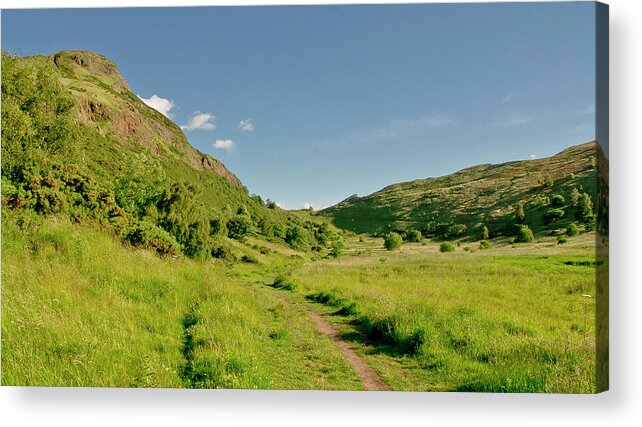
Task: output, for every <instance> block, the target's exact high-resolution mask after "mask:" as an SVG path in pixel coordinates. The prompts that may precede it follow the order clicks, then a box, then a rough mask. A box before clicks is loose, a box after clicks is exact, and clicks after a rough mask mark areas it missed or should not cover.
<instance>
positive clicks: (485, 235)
mask: <svg viewBox="0 0 642 427" xmlns="http://www.w3.org/2000/svg"><path fill="white" fill-rule="evenodd" d="M489 237H490V232H489V231H488V227H486V226H485V225H484V226H483V227H482V240H487V239H488V238H489Z"/></svg>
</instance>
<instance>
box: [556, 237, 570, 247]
mask: <svg viewBox="0 0 642 427" xmlns="http://www.w3.org/2000/svg"><path fill="white" fill-rule="evenodd" d="M566 242H568V239H567V238H566V237H564V236H560V237H558V238H557V243H558V244H559V245H561V244H562V243H566Z"/></svg>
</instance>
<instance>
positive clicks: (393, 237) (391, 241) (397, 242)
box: [383, 232, 402, 251]
mask: <svg viewBox="0 0 642 427" xmlns="http://www.w3.org/2000/svg"><path fill="white" fill-rule="evenodd" d="M401 243H402V239H401V236H400V235H399V234H398V233H395V232H392V233H388V234H386V236H385V237H384V238H383V246H384V247H385V248H386V249H387V250H389V251H391V250H393V249H397V248H399V247H401Z"/></svg>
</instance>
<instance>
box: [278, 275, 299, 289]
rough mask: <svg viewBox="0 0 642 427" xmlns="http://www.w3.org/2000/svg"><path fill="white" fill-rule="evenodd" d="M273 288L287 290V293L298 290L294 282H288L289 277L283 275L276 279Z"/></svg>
mask: <svg viewBox="0 0 642 427" xmlns="http://www.w3.org/2000/svg"><path fill="white" fill-rule="evenodd" d="M272 286H273V287H275V288H277V289H285V290H286V291H292V290H294V289H296V285H295V284H294V283H292V281H290V280H288V278H287V277H285V276H283V275H281V274H279V275H278V276H276V279H274V283H272Z"/></svg>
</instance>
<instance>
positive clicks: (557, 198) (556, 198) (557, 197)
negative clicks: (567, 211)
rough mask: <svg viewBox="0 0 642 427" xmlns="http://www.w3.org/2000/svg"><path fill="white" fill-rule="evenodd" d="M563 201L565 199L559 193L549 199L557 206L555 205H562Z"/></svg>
mask: <svg viewBox="0 0 642 427" xmlns="http://www.w3.org/2000/svg"><path fill="white" fill-rule="evenodd" d="M564 201H565V200H564V196H562V195H561V194H556V195H555V196H553V198H552V199H551V202H552V203H553V206H557V207H560V206H564Z"/></svg>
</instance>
